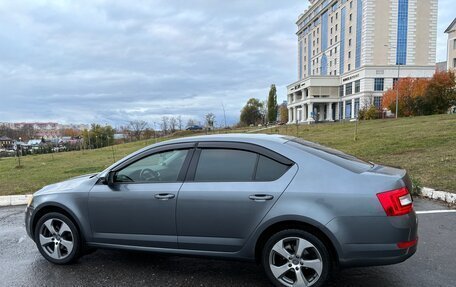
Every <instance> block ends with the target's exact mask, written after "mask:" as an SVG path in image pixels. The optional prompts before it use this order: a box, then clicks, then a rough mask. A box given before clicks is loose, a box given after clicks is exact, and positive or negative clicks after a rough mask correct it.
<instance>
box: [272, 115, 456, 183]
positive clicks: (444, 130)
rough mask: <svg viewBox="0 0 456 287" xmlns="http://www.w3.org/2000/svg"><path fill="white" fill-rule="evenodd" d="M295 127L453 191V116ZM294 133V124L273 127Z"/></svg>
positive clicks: (455, 167) (455, 178) (455, 147)
mask: <svg viewBox="0 0 456 287" xmlns="http://www.w3.org/2000/svg"><path fill="white" fill-rule="evenodd" d="M354 131H355V123H334V124H328V125H312V126H299V128H298V135H299V136H300V137H302V138H304V139H306V140H310V141H314V142H318V143H321V144H323V145H326V146H330V147H333V148H336V149H339V150H342V151H344V152H346V153H350V154H353V155H356V156H358V157H360V158H363V159H366V160H370V161H373V162H376V163H381V164H386V165H392V166H400V167H402V168H405V169H407V170H408V171H409V173H410V175H411V176H412V177H413V178H414V179H416V180H418V181H419V182H420V183H421V184H422V186H426V187H432V188H436V189H441V190H446V191H452V192H456V115H437V116H427V117H416V118H403V119H399V120H391V119H390V120H376V121H363V122H360V124H359V125H358V140H357V141H356V142H355V141H354ZM273 132H280V133H281V134H285V133H287V134H289V135H293V136H296V134H297V130H296V126H294V127H290V126H289V127H280V129H279V130H278V131H277V130H275V129H274V130H273Z"/></svg>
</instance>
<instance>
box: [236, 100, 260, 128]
mask: <svg viewBox="0 0 456 287" xmlns="http://www.w3.org/2000/svg"><path fill="white" fill-rule="evenodd" d="M262 108H263V104H262V103H261V102H260V100H259V99H255V98H251V99H249V100H248V101H247V103H246V104H245V106H244V107H243V108H242V110H241V118H240V122H241V124H242V125H256V124H258V123H259V122H261V119H262V116H261V109H262Z"/></svg>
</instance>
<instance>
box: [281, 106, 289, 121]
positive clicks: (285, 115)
mask: <svg viewBox="0 0 456 287" xmlns="http://www.w3.org/2000/svg"><path fill="white" fill-rule="evenodd" d="M279 114H280V122H281V123H288V109H287V106H286V105H280V107H279Z"/></svg>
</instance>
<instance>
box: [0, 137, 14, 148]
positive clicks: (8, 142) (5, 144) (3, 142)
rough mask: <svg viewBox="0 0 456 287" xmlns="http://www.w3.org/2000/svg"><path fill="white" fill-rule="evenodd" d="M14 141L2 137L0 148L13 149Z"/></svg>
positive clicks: (0, 138)
mask: <svg viewBox="0 0 456 287" xmlns="http://www.w3.org/2000/svg"><path fill="white" fill-rule="evenodd" d="M13 144H14V141H13V140H12V139H10V138H9V137H6V136H1V137H0V148H2V149H11V148H12V147H13Z"/></svg>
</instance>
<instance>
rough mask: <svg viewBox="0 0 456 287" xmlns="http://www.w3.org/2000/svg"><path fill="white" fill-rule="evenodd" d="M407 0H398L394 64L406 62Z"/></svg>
mask: <svg viewBox="0 0 456 287" xmlns="http://www.w3.org/2000/svg"><path fill="white" fill-rule="evenodd" d="M408 6H409V1H408V0H399V4H398V16H397V45H396V47H397V49H396V65H406V64H407V32H408V8H409V7H408Z"/></svg>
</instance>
